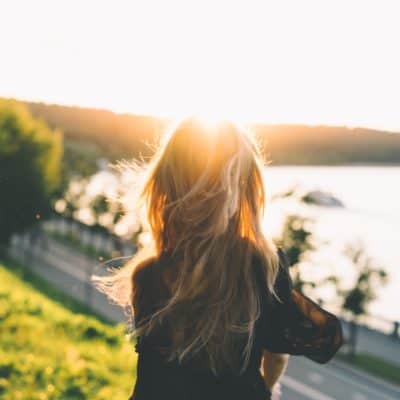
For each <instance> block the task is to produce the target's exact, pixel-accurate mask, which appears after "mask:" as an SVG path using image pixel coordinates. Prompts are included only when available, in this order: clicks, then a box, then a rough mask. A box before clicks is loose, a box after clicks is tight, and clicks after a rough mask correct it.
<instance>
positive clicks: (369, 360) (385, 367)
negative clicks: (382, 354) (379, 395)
mask: <svg viewBox="0 0 400 400" xmlns="http://www.w3.org/2000/svg"><path fill="white" fill-rule="evenodd" d="M338 358H339V360H342V361H345V362H346V363H348V364H350V365H351V366H354V367H356V368H359V369H361V370H363V371H365V372H368V373H370V374H371V375H375V376H376V377H379V378H382V379H385V380H387V381H389V382H392V383H395V384H397V385H400V367H398V366H397V365H394V364H391V363H389V362H387V361H385V360H382V359H380V358H378V357H375V356H373V355H371V354H368V353H360V354H357V355H356V356H355V357H354V358H352V359H349V357H348V356H347V355H345V354H338Z"/></svg>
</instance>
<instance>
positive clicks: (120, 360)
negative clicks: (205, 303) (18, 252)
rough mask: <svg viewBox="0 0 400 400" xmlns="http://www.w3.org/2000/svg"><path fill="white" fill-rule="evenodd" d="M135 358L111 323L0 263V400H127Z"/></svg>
mask: <svg viewBox="0 0 400 400" xmlns="http://www.w3.org/2000/svg"><path fill="white" fill-rule="evenodd" d="M135 366H136V354H135V353H134V347H133V343H132V341H128V340H127V339H126V338H125V328H124V326H123V324H119V325H113V324H110V323H107V322H106V321H105V320H102V319H101V318H99V317H97V316H95V315H94V314H93V313H91V312H90V311H89V310H88V309H87V308H85V307H84V306H82V305H80V304H79V303H77V302H75V301H73V300H72V299H70V298H68V297H67V296H65V295H63V294H61V293H60V292H58V291H57V290H56V289H54V288H52V287H51V286H49V285H48V284H46V283H45V282H44V281H42V280H41V279H39V278H38V277H36V276H35V275H33V274H32V273H31V272H30V271H29V269H26V268H24V267H22V266H20V265H18V264H16V263H14V262H11V261H8V260H7V261H4V262H1V261H0V398H1V399H2V400H18V399H21V400H36V399H38V400H53V399H54V400H55V399H57V400H69V399H71V400H72V399H73V400H83V399H90V400H106V399H107V400H109V399H113V400H126V399H127V398H128V396H129V394H130V392H131V390H132V388H133V385H134V380H135V376H136V373H135Z"/></svg>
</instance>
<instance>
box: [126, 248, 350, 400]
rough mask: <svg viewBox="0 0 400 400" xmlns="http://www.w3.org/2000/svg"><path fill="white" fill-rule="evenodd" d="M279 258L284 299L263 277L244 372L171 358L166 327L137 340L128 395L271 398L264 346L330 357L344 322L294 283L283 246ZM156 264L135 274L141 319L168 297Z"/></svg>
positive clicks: (185, 399)
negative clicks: (164, 348)
mask: <svg viewBox="0 0 400 400" xmlns="http://www.w3.org/2000/svg"><path fill="white" fill-rule="evenodd" d="M279 258H280V271H279V274H278V277H277V280H276V283H275V290H276V293H277V295H278V297H279V298H280V300H281V302H279V301H278V300H277V299H275V298H274V297H272V296H269V295H268V290H267V288H266V287H265V283H264V284H262V283H261V282H262V280H261V279H260V298H261V316H260V318H259V319H258V321H257V323H256V327H255V338H254V343H253V348H252V353H251V357H250V362H249V365H248V368H247V369H246V371H245V372H244V373H243V374H242V375H238V374H235V373H233V372H229V373H226V374H220V375H218V376H215V375H213V374H212V372H211V371H209V370H206V369H199V368H198V367H195V364H194V363H193V365H191V364H190V363H186V364H185V365H179V363H178V362H177V361H173V362H167V361H166V360H164V358H163V357H162V356H161V354H160V353H159V352H158V351H157V347H158V346H159V345H162V344H165V340H166V338H165V335H163V332H162V327H161V328H160V329H159V330H158V331H159V332H158V333H157V334H155V335H153V334H152V335H151V336H146V337H139V338H138V340H137V345H136V351H137V352H138V355H139V356H138V366H137V380H136V385H135V389H134V391H133V393H132V395H131V397H130V399H129V400H153V399H154V400H156V399H157V400H160V399H162V400H189V399H190V400H200V399H201V400H204V399H208V400H214V399H215V400H217V399H218V400H221V399H229V400H243V399H246V400H261V399H262V400H266V399H268V398H269V396H270V393H269V390H268V389H267V388H266V385H265V384H264V381H263V378H262V376H261V374H260V365H261V359H262V350H263V349H267V350H269V351H270V352H274V353H285V354H292V355H303V356H306V357H307V358H309V359H311V360H313V361H315V362H318V363H326V362H328V361H329V360H330V359H331V358H332V357H333V356H334V354H335V353H336V352H337V350H338V349H339V347H340V346H341V345H342V342H343V337H342V328H341V324H340V321H339V320H338V319H337V318H336V317H335V316H334V315H332V314H330V313H329V312H327V311H325V310H323V309H322V308H321V307H320V306H319V305H318V304H316V303H314V302H313V301H312V300H311V299H309V298H308V297H306V296H304V295H303V294H301V293H300V292H298V291H297V290H295V289H294V288H293V287H292V281H291V278H290V275H289V271H288V263H287V260H286V257H285V255H284V253H283V251H282V250H279ZM151 264H153V265H154V267H153V265H147V266H146V267H145V268H143V269H142V270H141V271H140V273H139V274H138V275H139V277H138V278H136V282H137V285H138V295H137V296H136V297H135V303H136V304H135V307H136V309H135V322H136V323H139V321H140V320H141V319H142V318H145V317H146V315H149V314H150V313H152V312H154V311H155V310H156V309H157V308H158V307H159V306H160V298H162V297H163V288H162V285H161V279H160V278H159V272H160V268H157V261H153V262H152V263H151ZM254 265H255V271H257V268H259V264H258V263H257V262H256V261H255V263H254ZM256 273H257V272H256ZM258 273H260V272H258ZM140 288H143V290H141V289H140ZM238 351H240V349H238Z"/></svg>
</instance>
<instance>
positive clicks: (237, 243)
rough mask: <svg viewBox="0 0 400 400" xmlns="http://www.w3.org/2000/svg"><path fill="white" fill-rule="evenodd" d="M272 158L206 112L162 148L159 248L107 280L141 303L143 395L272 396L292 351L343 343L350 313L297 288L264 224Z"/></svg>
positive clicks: (153, 223) (150, 202)
mask: <svg viewBox="0 0 400 400" xmlns="http://www.w3.org/2000/svg"><path fill="white" fill-rule="evenodd" d="M260 160H261V157H260V153H259V151H258V149H257V146H256V145H255V143H254V142H253V141H252V139H251V136H250V135H249V134H247V133H246V132H245V131H244V130H243V129H240V128H238V127H237V126H235V125H234V124H232V123H229V122H221V123H219V124H214V125H206V124H204V123H202V122H201V121H199V120H197V119H195V118H189V119H186V120H184V121H183V122H181V123H180V124H179V125H178V126H177V127H176V128H175V129H174V130H173V131H172V133H171V135H170V136H169V137H168V140H167V141H166V143H165V145H164V146H162V147H161V149H160V151H159V153H158V154H157V155H156V156H155V157H154V159H153V161H152V163H151V169H150V173H149V176H148V179H147V181H146V183H145V186H144V190H143V192H142V195H143V197H144V199H145V200H146V202H147V203H146V204H147V212H148V214H147V215H148V222H149V224H150V228H151V233H152V237H153V244H154V246H153V247H148V248H146V249H144V250H142V252H141V253H139V255H138V256H137V257H135V259H134V261H132V262H130V263H129V264H128V265H127V266H126V268H123V269H121V270H120V271H119V272H118V273H116V274H115V275H113V276H111V277H106V278H97V280H96V282H97V285H98V287H99V288H100V289H102V290H103V291H105V292H106V293H107V294H108V295H109V297H110V298H112V299H113V300H114V301H116V302H118V303H119V304H121V305H123V306H125V307H126V306H127V307H128V308H130V309H131V310H132V311H133V312H134V322H135V331H134V334H135V335H136V337H137V345H136V351H137V352H138V354H139V356H138V367H137V381H136V385H135V389H134V392H133V394H132V396H131V398H130V399H131V400H133V399H134V400H143V399H144V400H152V399H157V400H159V399H163V400H169V399H171V400H172V399H173V400H181V399H182V400H183V399H185V400H186V399H201V400H204V399H207V400H213V399H218V400H220V399H227V400H228V399H229V400H235V399H238V400H239V399H240V400H243V399H246V400H258V399H260V400H261V399H263V400H265V399H269V398H270V396H271V392H273V391H274V390H275V388H276V387H277V385H276V384H277V382H278V380H279V378H280V376H281V374H282V373H283V372H284V370H285V368H286V365H287V359H288V354H293V355H304V356H306V357H308V358H310V359H312V360H314V361H316V362H319V363H325V362H327V361H329V360H330V359H331V358H332V357H333V355H334V354H335V353H336V351H337V350H338V349H339V347H340V346H341V344H342V331H341V326H340V322H339V321H338V319H337V318H336V317H335V316H333V315H332V314H329V313H328V312H326V311H324V310H323V309H321V308H320V307H319V306H318V305H317V304H315V303H313V302H312V301H311V300H310V299H308V298H307V297H305V296H303V295H302V294H301V293H299V292H298V291H296V290H295V289H293V288H292V284H291V280H290V276H289V272H288V265H287V262H286V260H285V255H284V253H283V251H282V250H281V249H278V248H276V246H275V245H274V244H273V243H272V242H271V241H270V240H268V239H267V238H266V237H265V236H264V234H263V232H262V212H263V206H264V200H265V192H264V185H263V178H262V164H261V161H260ZM146 254H147V255H146ZM127 285H128V286H127ZM126 294H128V296H126ZM261 366H262V371H263V373H262V372H261V371H260V367H261Z"/></svg>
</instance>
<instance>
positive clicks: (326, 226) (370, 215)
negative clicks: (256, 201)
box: [265, 166, 400, 320]
mask: <svg viewBox="0 0 400 400" xmlns="http://www.w3.org/2000/svg"><path fill="white" fill-rule="evenodd" d="M265 182H266V187H267V191H268V195H269V196H271V195H273V194H275V193H279V192H283V191H286V190H287V189H289V188H291V187H293V186H298V187H299V188H300V190H301V191H302V190H304V191H307V190H322V191H328V192H330V193H332V194H333V195H334V196H335V197H337V198H339V199H340V200H341V201H342V202H343V203H344V205H345V207H344V208H328V207H320V206H310V205H304V204H300V203H299V202H296V201H293V200H275V201H270V202H269V203H268V205H267V209H266V217H265V229H266V231H267V232H269V233H270V234H271V235H272V236H274V235H278V232H279V228H280V227H281V226H282V220H283V218H284V216H285V215H286V214H288V213H300V214H302V215H307V216H310V217H313V218H315V220H316V222H315V225H314V230H315V234H316V238H317V239H318V240H320V242H323V241H326V242H327V244H322V245H320V246H318V247H319V250H318V251H317V253H316V254H315V255H314V257H313V264H314V265H313V266H311V263H309V265H304V268H303V269H304V271H305V276H307V277H309V278H311V279H315V280H318V278H319V277H322V276H323V275H324V274H326V273H327V272H328V271H329V273H334V274H336V275H338V276H340V278H341V281H342V283H343V285H344V286H346V285H347V286H348V285H351V283H352V281H354V277H355V272H354V267H352V265H351V264H350V263H349V262H347V259H346V258H345V257H344V256H343V255H342V253H343V248H344V247H345V245H346V244H348V243H356V242H358V241H362V242H363V243H364V245H365V249H366V252H367V253H368V255H370V256H371V257H373V260H374V263H375V264H376V266H377V267H382V268H384V269H385V270H386V271H387V273H388V274H389V281H388V283H387V284H386V285H385V286H384V287H381V288H379V289H378V290H377V295H378V296H377V299H376V300H374V301H373V303H371V305H370V308H369V311H370V313H371V314H373V315H376V316H379V317H383V318H386V319H389V320H400V307H399V305H398V303H400V167H399V166H343V167H302V166H301V167H271V166H270V167H267V168H266V169H265ZM319 264H320V265H321V267H323V268H319ZM375 264H374V265H375ZM332 290H333V289H332V288H331V289H329V288H321V290H320V296H321V297H322V298H324V299H327V300H328V301H329V299H330V298H332V299H333V298H334V297H335V296H334V294H333V293H332Z"/></svg>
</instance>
